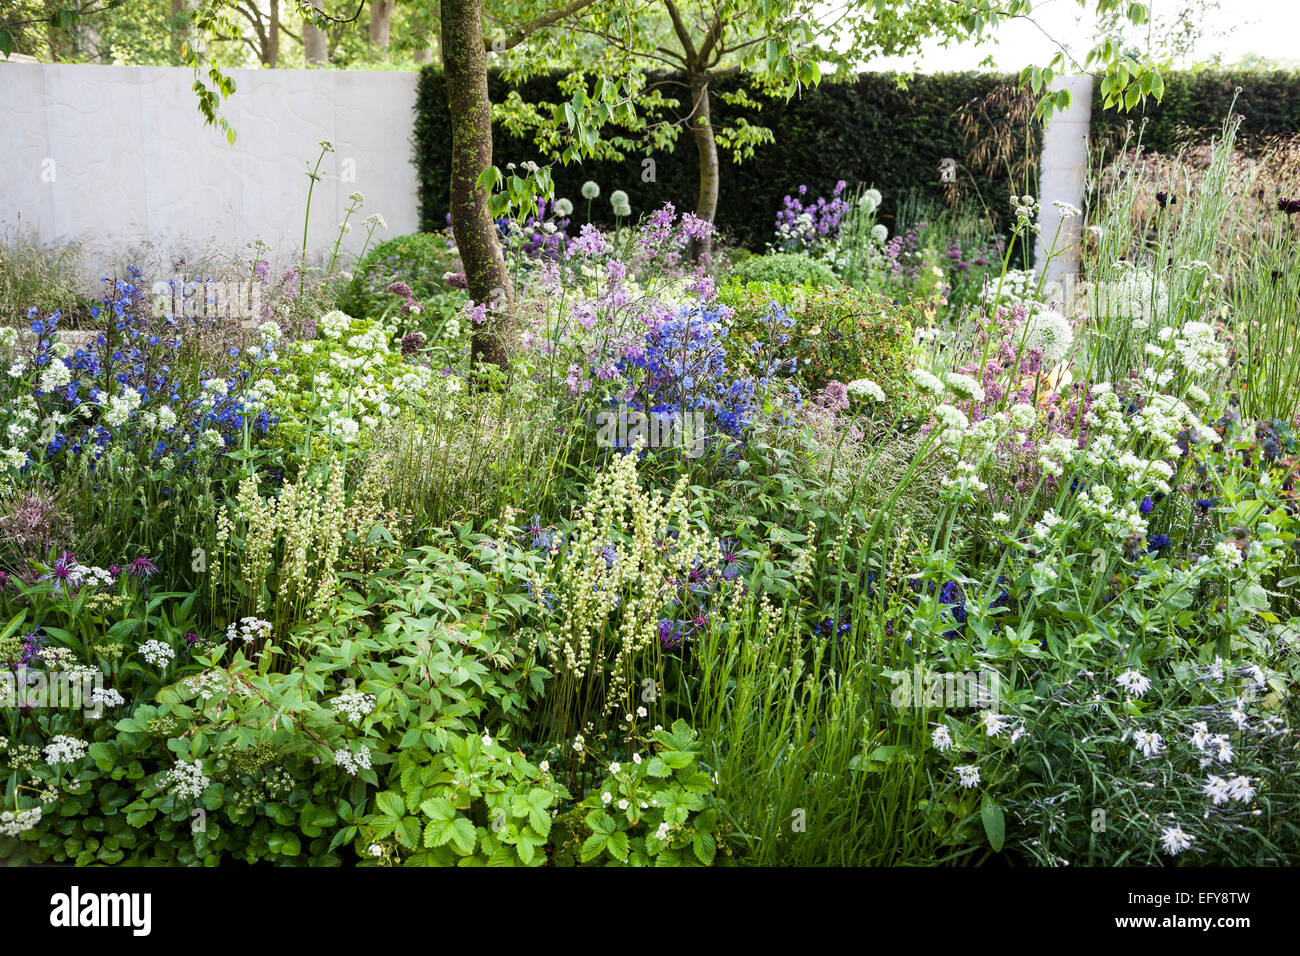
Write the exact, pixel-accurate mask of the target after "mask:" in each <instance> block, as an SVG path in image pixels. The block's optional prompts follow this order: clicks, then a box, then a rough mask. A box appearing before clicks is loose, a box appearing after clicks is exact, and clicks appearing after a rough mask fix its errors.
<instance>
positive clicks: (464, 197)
mask: <svg viewBox="0 0 1300 956" xmlns="http://www.w3.org/2000/svg"><path fill="white" fill-rule="evenodd" d="M480 2H481V0H441V10H442V64H443V72H444V75H445V76H446V79H447V106H448V109H449V110H450V112H451V124H452V126H451V231H452V235H453V236H454V237H455V239H456V247H457V249H458V250H459V251H460V258H461V262H463V263H464V265H465V279H466V283H467V286H468V289H469V295H470V298H472V299H473V300H474V301H475V302H477V303H483V304H485V305H487V306H488V309H489V312H488V320H487V321H486V322H484V323H483V324H482V325H479V326H477V327H476V328H475V329H474V345H473V349H472V351H471V359H472V360H473V361H475V362H477V361H480V360H482V361H487V362H491V363H493V364H494V365H499V366H502V367H504V366H505V365H506V363H507V361H508V360H509V356H510V352H511V348H512V343H513V341H514V338H515V336H514V334H513V320H512V318H511V316H512V313H513V312H514V287H513V285H512V284H511V282H510V273H509V272H508V271H507V269H506V262H505V258H504V257H503V256H502V254H501V243H500V242H499V241H498V239H497V227H496V222H495V221H494V220H493V219H492V213H491V212H490V211H489V209H488V191H487V190H486V189H484V188H482V187H481V186H479V184H478V179H479V176H480V175H482V173H483V171H484V170H485V169H487V168H488V167H489V166H491V165H492V103H491V100H490V99H489V98H488V74H487V50H486V48H485V47H484V44H483V22H482V13H481V10H480Z"/></svg>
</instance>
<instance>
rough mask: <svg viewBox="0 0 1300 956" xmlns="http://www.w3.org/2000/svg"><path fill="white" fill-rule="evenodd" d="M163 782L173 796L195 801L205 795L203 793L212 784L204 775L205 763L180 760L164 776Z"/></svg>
mask: <svg viewBox="0 0 1300 956" xmlns="http://www.w3.org/2000/svg"><path fill="white" fill-rule="evenodd" d="M163 782H164V783H165V784H166V786H167V788H168V791H169V792H170V793H171V794H172V796H174V797H176V798H177V799H179V800H186V801H193V800H197V799H198V798H199V797H200V796H202V795H203V791H204V790H206V789H207V788H208V784H210V783H212V781H211V779H209V778H208V777H207V775H205V774H204V773H203V761H202V760H195V761H194V762H193V763H189V762H187V761H184V760H178V761H177V762H176V766H174V767H172V768H171V770H168V771H167V773H166V774H164V775H163Z"/></svg>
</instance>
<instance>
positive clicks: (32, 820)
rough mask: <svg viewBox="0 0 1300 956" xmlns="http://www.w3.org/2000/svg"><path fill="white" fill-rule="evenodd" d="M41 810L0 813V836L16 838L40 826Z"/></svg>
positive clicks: (35, 808) (32, 809)
mask: <svg viewBox="0 0 1300 956" xmlns="http://www.w3.org/2000/svg"><path fill="white" fill-rule="evenodd" d="M40 822H41V808H40V807H32V808H31V809H30V810H6V811H4V812H3V813H0V836H7V837H16V836H18V835H19V834H22V833H26V832H27V831H28V830H33V829H35V828H36V827H37V826H39V825H40Z"/></svg>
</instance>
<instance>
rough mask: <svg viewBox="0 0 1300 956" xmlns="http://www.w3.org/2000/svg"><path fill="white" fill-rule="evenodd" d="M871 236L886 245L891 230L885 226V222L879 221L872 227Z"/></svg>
mask: <svg viewBox="0 0 1300 956" xmlns="http://www.w3.org/2000/svg"><path fill="white" fill-rule="evenodd" d="M871 238H872V239H874V240H875V241H876V242H878V243H880V244H881V245H884V242H885V240H886V239H888V238H889V230H888V229H886V228H885V224H884V223H883V222H878V223H876V224H875V225H874V226H872V227H871Z"/></svg>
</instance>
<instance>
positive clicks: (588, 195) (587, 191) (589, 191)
mask: <svg viewBox="0 0 1300 956" xmlns="http://www.w3.org/2000/svg"><path fill="white" fill-rule="evenodd" d="M599 195H600V187H599V186H597V185H596V183H595V182H594V181H593V180H590V179H588V180H587V181H586V182H585V183H583V184H582V198H583V199H586V200H588V201H591V200H592V199H595V198H596V197H597V196H599Z"/></svg>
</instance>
